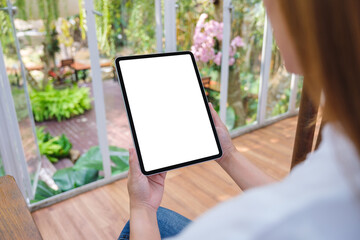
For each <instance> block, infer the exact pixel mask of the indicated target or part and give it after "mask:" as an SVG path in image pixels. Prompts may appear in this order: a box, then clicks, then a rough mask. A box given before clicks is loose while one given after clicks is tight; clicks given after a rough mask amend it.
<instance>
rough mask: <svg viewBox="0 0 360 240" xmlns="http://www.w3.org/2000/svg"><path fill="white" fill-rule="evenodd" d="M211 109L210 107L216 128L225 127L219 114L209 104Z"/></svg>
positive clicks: (210, 104)
mask: <svg viewBox="0 0 360 240" xmlns="http://www.w3.org/2000/svg"><path fill="white" fill-rule="evenodd" d="M209 107H210V112H211V116H212V118H213V120H214V123H215V126H219V127H222V126H224V124H223V122H222V121H221V119H220V117H219V115H218V114H217V112H216V111H215V109H214V107H213V105H212V103H209Z"/></svg>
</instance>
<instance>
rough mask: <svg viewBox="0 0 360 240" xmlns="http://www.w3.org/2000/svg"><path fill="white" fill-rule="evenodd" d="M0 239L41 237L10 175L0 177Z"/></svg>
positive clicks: (28, 239) (29, 239)
mask: <svg viewBox="0 0 360 240" xmlns="http://www.w3.org/2000/svg"><path fill="white" fill-rule="evenodd" d="M0 239H27V240H31V239H42V237H41V235H40V232H39V230H38V228H37V227H36V225H35V222H34V220H33V218H32V216H31V214H30V211H29V209H28V208H27V205H26V203H25V200H24V198H23V196H22V194H21V192H20V190H19V188H18V186H17V185H16V182H15V180H14V178H13V177H11V176H4V177H0Z"/></svg>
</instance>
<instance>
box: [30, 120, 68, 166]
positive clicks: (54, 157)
mask: <svg viewBox="0 0 360 240" xmlns="http://www.w3.org/2000/svg"><path fill="white" fill-rule="evenodd" d="M36 137H37V139H38V145H39V150H40V154H41V155H45V156H46V157H47V158H48V159H49V160H50V162H53V163H54V162H57V161H58V160H59V159H61V158H65V157H68V156H69V155H70V150H71V148H72V144H71V143H70V141H69V139H68V138H67V137H66V136H65V134H62V135H61V136H56V137H53V136H51V135H50V133H49V132H45V131H44V127H40V128H36Z"/></svg>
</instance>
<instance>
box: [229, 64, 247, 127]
mask: <svg viewBox="0 0 360 240" xmlns="http://www.w3.org/2000/svg"><path fill="white" fill-rule="evenodd" d="M228 105H229V106H231V107H233V108H234V111H235V114H236V116H237V119H236V122H235V127H240V126H243V125H245V123H246V112H245V108H244V104H243V102H242V98H241V83H240V79H239V69H238V68H235V69H233V70H230V71H229V88H228Z"/></svg>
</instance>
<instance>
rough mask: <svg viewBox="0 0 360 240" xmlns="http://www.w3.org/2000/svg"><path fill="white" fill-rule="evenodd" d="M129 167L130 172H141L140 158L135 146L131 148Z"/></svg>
mask: <svg viewBox="0 0 360 240" xmlns="http://www.w3.org/2000/svg"><path fill="white" fill-rule="evenodd" d="M129 167H130V170H129V171H130V173H136V174H137V173H140V166H139V160H138V157H137V154H136V151H135V148H130V149H129Z"/></svg>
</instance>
